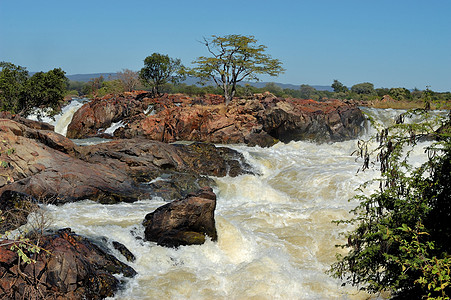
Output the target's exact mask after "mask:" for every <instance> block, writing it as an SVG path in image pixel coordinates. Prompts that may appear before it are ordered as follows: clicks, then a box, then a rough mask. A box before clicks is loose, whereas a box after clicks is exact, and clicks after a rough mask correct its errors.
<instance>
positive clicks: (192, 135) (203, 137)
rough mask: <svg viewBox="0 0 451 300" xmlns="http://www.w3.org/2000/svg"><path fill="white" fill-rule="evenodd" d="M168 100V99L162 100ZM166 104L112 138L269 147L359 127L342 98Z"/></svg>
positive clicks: (354, 110)
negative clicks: (277, 143)
mask: <svg viewBox="0 0 451 300" xmlns="http://www.w3.org/2000/svg"><path fill="white" fill-rule="evenodd" d="M166 100H167V99H166ZM198 102H201V101H194V100H193V102H192V105H191V106H190V105H187V104H184V105H180V106H174V105H169V104H168V105H166V106H165V107H167V108H165V109H162V108H161V107H160V110H159V111H158V112H156V113H154V114H152V115H148V116H145V115H143V114H141V115H139V116H135V117H134V118H130V119H129V120H128V122H127V125H125V127H123V128H120V129H119V130H117V131H116V132H115V137H116V138H130V137H137V136H144V137H146V138H148V139H152V140H157V141H162V142H174V141H180V140H184V141H201V142H208V143H217V144H237V143H244V144H248V145H251V146H254V145H259V146H263V147H267V146H271V145H273V144H274V143H276V142H277V141H278V140H281V141H283V142H289V141H292V140H312V141H317V142H330V141H342V140H346V139H351V138H355V137H356V136H357V135H358V134H359V133H360V131H361V129H362V128H363V126H362V123H363V121H364V117H363V114H362V112H361V111H360V110H359V108H358V107H357V106H355V105H352V104H350V103H347V102H344V101H340V100H329V101H323V102H317V101H313V100H301V99H283V98H276V97H274V96H273V95H271V94H265V95H263V94H262V96H261V97H257V99H235V100H233V101H232V102H231V103H230V104H229V105H227V106H226V105H224V104H216V105H196V104H194V103H198Z"/></svg>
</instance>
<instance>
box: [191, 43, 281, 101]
mask: <svg viewBox="0 0 451 300" xmlns="http://www.w3.org/2000/svg"><path fill="white" fill-rule="evenodd" d="M204 45H205V46H206V47H207V49H208V52H210V54H211V57H206V56H201V57H198V58H197V59H196V60H195V61H194V62H193V63H194V64H196V65H197V66H196V67H194V68H193V69H191V70H190V71H189V74H190V75H192V76H194V77H198V78H200V80H201V82H205V81H206V80H212V81H214V82H215V84H216V85H217V86H218V87H220V88H221V89H222V90H223V92H224V96H225V99H226V103H228V102H229V101H230V100H231V99H232V98H233V96H234V95H235V93H236V85H237V83H239V82H241V81H242V80H244V79H248V80H255V81H258V80H259V79H258V75H260V74H268V75H270V76H277V75H278V74H280V73H282V72H284V69H283V68H282V63H281V62H280V61H279V60H277V59H273V58H271V56H269V55H268V54H266V53H265V50H266V46H264V45H257V40H256V39H255V38H254V37H253V36H243V35H238V34H231V35H226V36H223V37H221V36H216V35H213V36H212V37H211V39H206V38H205V39H204Z"/></svg>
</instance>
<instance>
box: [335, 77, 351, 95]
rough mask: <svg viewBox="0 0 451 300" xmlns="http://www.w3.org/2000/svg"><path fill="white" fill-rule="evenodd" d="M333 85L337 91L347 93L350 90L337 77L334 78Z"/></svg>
mask: <svg viewBox="0 0 451 300" xmlns="http://www.w3.org/2000/svg"><path fill="white" fill-rule="evenodd" d="M331 87H332V88H333V89H334V92H335V93H346V92H347V91H348V88H347V87H346V86H344V85H343V83H341V82H340V81H338V80H336V79H335V80H334V83H332V85H331Z"/></svg>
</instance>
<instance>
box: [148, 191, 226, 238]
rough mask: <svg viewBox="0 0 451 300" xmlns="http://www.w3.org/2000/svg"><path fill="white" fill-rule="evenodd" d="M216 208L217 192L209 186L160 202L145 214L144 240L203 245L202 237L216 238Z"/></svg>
mask: <svg viewBox="0 0 451 300" xmlns="http://www.w3.org/2000/svg"><path fill="white" fill-rule="evenodd" d="M215 208H216V195H215V193H214V192H213V190H212V189H211V188H203V189H201V190H199V191H198V192H196V193H192V194H190V195H188V196H187V197H186V198H184V199H180V200H175V201H173V202H171V203H168V204H166V205H163V206H161V207H159V208H157V209H156V210H155V211H154V212H152V213H149V214H147V215H146V217H145V219H144V222H143V225H144V227H145V232H144V234H145V240H147V241H152V242H156V243H157V244H158V245H161V246H166V247H178V246H183V245H199V244H203V243H204V242H205V236H209V237H210V238H211V239H212V240H213V241H216V240H217V238H218V235H217V232H216V227H215V219H214V210H215Z"/></svg>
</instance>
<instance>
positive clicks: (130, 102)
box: [66, 94, 143, 139]
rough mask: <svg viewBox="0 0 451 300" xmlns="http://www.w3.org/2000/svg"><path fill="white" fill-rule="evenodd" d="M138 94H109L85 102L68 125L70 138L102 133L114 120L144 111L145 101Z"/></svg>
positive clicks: (117, 120)
mask: <svg viewBox="0 0 451 300" xmlns="http://www.w3.org/2000/svg"><path fill="white" fill-rule="evenodd" d="M134 96H135V97H136V95H130V94H121V95H107V96H105V97H103V98H96V99H94V100H92V101H90V102H87V103H85V104H84V105H83V106H82V107H80V108H79V109H78V110H77V112H76V113H75V114H74V116H73V117H72V121H71V122H70V124H69V125H68V127H67V134H66V136H67V137H68V138H72V139H79V138H87V137H94V136H97V135H98V134H102V133H103V132H104V131H105V130H106V129H107V128H109V127H110V126H111V124H112V123H114V122H119V121H121V120H122V119H124V118H127V117H129V116H133V115H137V114H140V113H142V112H143V103H142V102H141V101H138V100H136V99H135V98H134Z"/></svg>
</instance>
